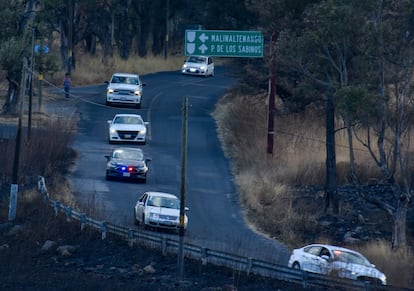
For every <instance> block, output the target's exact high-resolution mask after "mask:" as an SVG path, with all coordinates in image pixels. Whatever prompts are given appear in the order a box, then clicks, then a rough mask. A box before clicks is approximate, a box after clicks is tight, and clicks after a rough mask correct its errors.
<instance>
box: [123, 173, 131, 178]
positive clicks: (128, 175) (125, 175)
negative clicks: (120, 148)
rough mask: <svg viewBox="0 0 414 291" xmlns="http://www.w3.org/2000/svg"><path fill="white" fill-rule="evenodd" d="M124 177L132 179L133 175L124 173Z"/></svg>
mask: <svg viewBox="0 0 414 291" xmlns="http://www.w3.org/2000/svg"><path fill="white" fill-rule="evenodd" d="M122 175H123V176H124V177H130V176H131V174H130V173H122Z"/></svg>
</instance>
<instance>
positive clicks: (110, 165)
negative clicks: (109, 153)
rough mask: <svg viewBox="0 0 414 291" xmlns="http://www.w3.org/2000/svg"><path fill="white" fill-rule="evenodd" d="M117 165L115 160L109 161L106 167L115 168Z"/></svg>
mask: <svg viewBox="0 0 414 291" xmlns="http://www.w3.org/2000/svg"><path fill="white" fill-rule="evenodd" d="M117 166H118V164H117V163H115V162H109V163H108V167H109V168H116V167H117Z"/></svg>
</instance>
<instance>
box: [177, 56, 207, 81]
mask: <svg viewBox="0 0 414 291" xmlns="http://www.w3.org/2000/svg"><path fill="white" fill-rule="evenodd" d="M181 73H182V74H189V75H201V76H204V77H208V76H214V62H213V60H212V59H211V57H207V56H189V57H188V58H187V60H186V61H185V62H184V65H183V66H182V68H181Z"/></svg>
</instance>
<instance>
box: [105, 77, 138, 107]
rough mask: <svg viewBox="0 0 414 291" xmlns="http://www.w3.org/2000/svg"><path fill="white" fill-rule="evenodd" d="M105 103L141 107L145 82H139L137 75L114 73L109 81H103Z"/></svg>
mask: <svg viewBox="0 0 414 291" xmlns="http://www.w3.org/2000/svg"><path fill="white" fill-rule="evenodd" d="M105 83H106V84H107V85H108V86H107V88H106V105H112V104H116V103H118V104H129V105H134V106H135V107H137V108H141V102H142V89H143V87H144V86H145V83H142V82H141V79H140V77H139V75H137V74H127V73H115V74H113V75H112V77H111V80H110V81H105Z"/></svg>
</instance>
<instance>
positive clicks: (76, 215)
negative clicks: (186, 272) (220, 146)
mask: <svg viewBox="0 0 414 291" xmlns="http://www.w3.org/2000/svg"><path fill="white" fill-rule="evenodd" d="M38 190H39V192H40V193H41V194H42V195H43V198H44V201H45V203H47V204H49V205H50V206H51V207H53V209H54V212H55V215H56V216H58V215H59V213H64V214H65V215H66V220H67V221H68V222H69V221H70V220H71V219H75V220H78V221H79V222H80V228H81V230H83V229H84V228H85V227H86V226H91V227H93V228H95V229H97V230H99V231H100V233H101V238H102V240H104V239H106V236H107V233H111V234H115V235H117V236H120V237H122V238H124V239H125V240H127V241H128V245H129V246H130V247H132V246H133V245H134V244H136V243H140V244H141V245H145V246H148V247H151V248H156V249H160V250H161V252H162V254H163V255H166V254H167V253H177V252H178V244H179V242H178V240H177V239H174V238H172V237H168V236H159V235H155V234H151V233H148V232H144V231H137V230H136V229H130V228H126V227H123V226H118V225H115V224H112V223H110V222H106V221H99V220H95V219H93V218H91V217H88V216H86V214H85V213H81V212H78V211H76V210H74V209H72V208H71V207H69V206H65V205H62V204H61V203H60V202H59V201H56V200H51V199H50V196H49V193H48V192H47V189H46V184H45V179H44V178H43V177H39V178H38ZM184 255H185V256H186V257H187V258H191V259H195V260H199V261H201V263H202V264H203V265H206V264H208V263H210V264H213V265H217V266H224V267H228V268H232V269H236V270H238V271H244V272H246V274H247V275H249V274H256V275H260V276H264V277H269V278H274V279H278V280H282V281H285V282H290V283H296V284H298V285H300V286H302V288H329V289H342V290H350V291H351V290H366V291H371V290H410V289H402V288H397V287H393V286H377V285H375V286H373V285H371V284H370V283H369V282H362V281H356V280H349V279H342V278H334V277H329V276H324V275H320V274H313V273H308V272H305V271H302V270H296V269H292V268H289V267H287V266H283V265H278V264H274V263H272V262H266V261H263V260H257V259H254V258H251V257H243V256H240V255H235V254H230V253H227V252H222V251H218V250H214V249H210V248H205V247H201V246H197V245H194V244H189V243H184Z"/></svg>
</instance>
